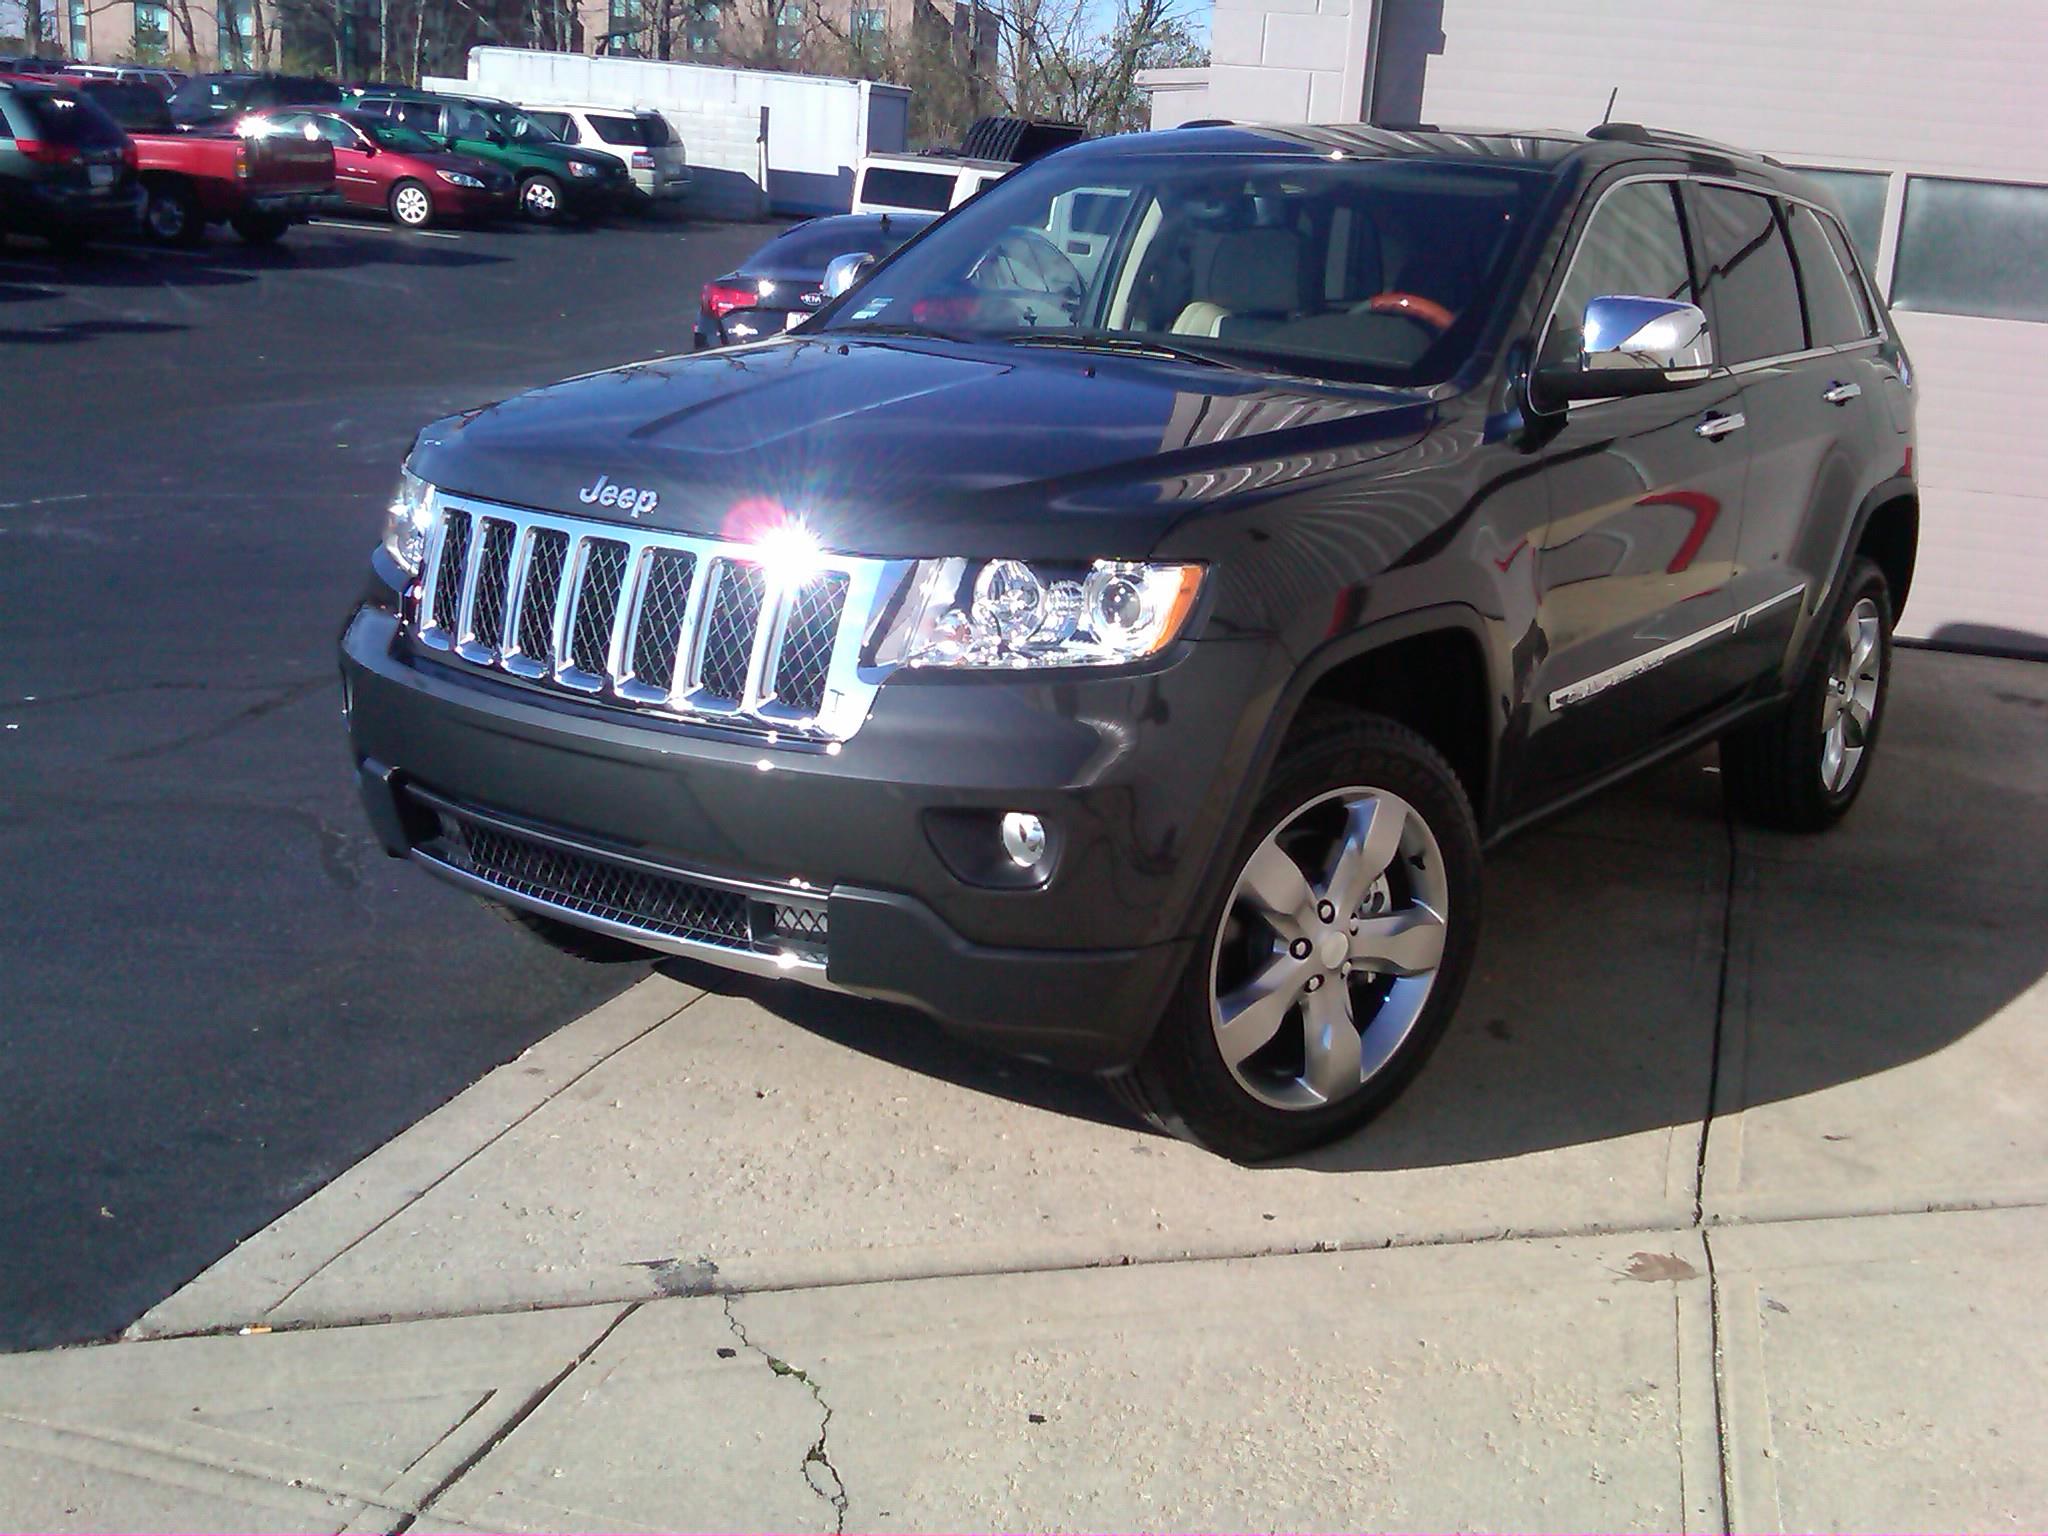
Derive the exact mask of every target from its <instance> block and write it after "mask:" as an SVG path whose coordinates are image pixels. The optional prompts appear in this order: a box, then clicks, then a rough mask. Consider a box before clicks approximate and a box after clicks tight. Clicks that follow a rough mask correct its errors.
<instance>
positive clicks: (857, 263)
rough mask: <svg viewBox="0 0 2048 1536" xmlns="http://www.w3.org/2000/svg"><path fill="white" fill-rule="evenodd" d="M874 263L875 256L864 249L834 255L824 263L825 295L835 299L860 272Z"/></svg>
mask: <svg viewBox="0 0 2048 1536" xmlns="http://www.w3.org/2000/svg"><path fill="white" fill-rule="evenodd" d="M874 264H875V258H874V257H873V256H871V255H869V254H868V253H867V252H866V251H848V252H847V253H846V254H845V255H844V256H834V257H833V258H832V259H831V260H830V261H828V262H826V263H825V297H826V298H828V299H836V298H838V297H839V295H841V294H842V293H844V292H846V290H847V289H849V288H851V287H852V286H853V285H854V284H855V283H857V282H859V281H860V275H861V273H863V272H865V271H866V270H867V269H868V268H869V267H871V266H873V265H874Z"/></svg>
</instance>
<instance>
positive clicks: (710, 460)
mask: <svg viewBox="0 0 2048 1536" xmlns="http://www.w3.org/2000/svg"><path fill="white" fill-rule="evenodd" d="M1913 415H1914V397H1913V378H1912V370H1911V368H1910V366H1909V364H1908V361H1907V357H1906V354H1905V352H1904V350H1903V349H1902V347H1901V346H1900V344H1899V340H1898V337H1897V335H1896V333H1895V332H1894V330H1893V329H1892V326H1891V323H1890V321H1889V319H1888V318H1887V316H1886V314H1885V311H1884V308H1883V306H1882V304H1881V303H1879V302H1878V300H1877V298H1876V296H1875V294H1874V292H1873V290H1872V288H1871V285H1870V283H1869V282H1868V280H1867V278H1866V275H1865V273H1864V272H1863V271H1862V270H1861V268H1860V267H1859V266H1858V263H1857V259H1856V257H1855V255H1854V254H1853V252H1852V250H1851V247H1850V244H1849V242H1848V240H1847V238H1846V237H1845V236H1844V234H1843V231H1842V227H1841V224H1840V222H1839V220H1838V218H1837V216H1836V213H1835V211H1834V210H1833V209H1832V208H1831V207H1830V206H1829V205H1828V203H1827V201H1826V199H1825V197H1824V196H1823V195H1822V194H1821V193H1820V191H1819V189H1818V188H1817V187H1816V186H1814V185H1813V184H1812V183H1810V182H1808V181H1806V180H1804V179H1803V178H1801V177H1799V176H1796V175H1793V174H1790V173H1788V172H1786V171H1784V170H1782V169H1780V168H1778V167H1777V166H1775V165H1773V164H1771V163H1769V162H1766V161H1763V160H1760V159H1756V158H1754V157H1752V156H1749V155H1745V154H1742V153H1739V152H1737V151H1734V150H1729V149H1724V148H1721V147H1718V146H1714V145H1709V144H1705V143H1703V142H1700V141H1696V140H1691V139H1686V138H1681V137H1676V136H1671V135H1665V134H1659V133H1655V132H1651V131H1649V130H1645V129H1640V128H1631V127H1627V126H1623V125H1616V126H1611V127H1605V128H1602V129H1600V130H1596V131H1595V132H1594V133H1592V134H1589V135H1585V136H1561V135H1555V134H1545V133H1531V134H1520V135H1512V136H1509V135H1497V134H1462V133H1439V132H1433V131H1403V132H1395V131H1391V130H1385V131H1383V130H1373V129H1363V128H1349V129H1249V128H1235V127H1218V128H1209V129H1198V130H1191V131H1190V130H1182V131H1176V132H1173V133H1161V134H1154V135H1144V134H1135V135H1125V136H1121V137H1117V138H1110V139H1104V140H1098V141H1094V142H1091V143H1088V144H1084V145H1080V146H1077V147H1075V148H1073V149H1069V150H1064V151H1061V152H1060V153H1058V154H1055V155H1052V156H1049V157H1047V158H1046V159H1044V160H1041V161H1039V162H1037V163H1036V164H1034V165H1032V166H1029V167H1026V168H1025V169H1023V170H1020V171H1019V172H1017V173H1016V175H1015V176H1014V177H1012V178H1009V179H1007V180H1005V181H1003V182H1001V183H1000V184H998V185H996V186H994V187H992V188H990V189H989V190H988V191H987V192H985V193H984V194H983V195H982V196H980V197H979V198H977V199H975V200H974V201H973V202H972V203H969V204H967V205H966V206H964V207H962V208H960V209H957V210H955V211H954V212H953V213H952V214H950V215H948V216H947V217H946V219H944V220H943V221H942V222H941V223H939V224H937V225H935V226H934V227H933V228H932V229H931V230H930V231H928V232H927V234H926V235H925V236H924V237H923V238H921V239H919V240H917V241H915V242H913V243H912V244H910V245H908V246H906V247H904V248H903V249H902V250H900V251H899V252H897V253H896V255H895V256H893V257H891V258H888V259H886V260H884V261H883V262H882V263H881V264H880V265H879V266H878V267H877V268H875V269H874V270H873V271H872V272H871V273H870V274H869V275H868V276H867V277H866V278H865V280H863V281H861V282H859V283H858V284H857V285H856V286H854V287H853V288H852V289H851V290H850V291H849V292H847V293H846V294H845V295H844V296H843V297H841V298H839V299H837V300H835V301H834V302H833V303H832V304H831V305H830V306H828V307H827V308H826V309H825V310H824V311H823V312H822V313H821V314H820V316H819V317H818V318H817V320H815V321H814V322H812V323H811V324H809V325H806V326H804V327H803V328H801V330H800V331H799V332H798V333H797V334H796V335H795V336H792V337H790V338H788V339H785V340H782V341H779V342H774V343H770V344H766V345H762V346H758V347H752V348H742V349H736V350H729V351H723V352H715V353H707V354H704V355H702V356H697V357H686V358H677V359H671V360H668V361H662V362H652V363H644V364H639V365H636V366H633V367H630V368H625V369H621V370H618V371H615V372H609V373H600V374H597V375H594V376H591V377H587V378H583V379H579V380H576V381H573V382H570V383H566V384H559V385H556V386H554V387H552V388H548V389H543V390H539V391H536V392H534V393H531V394H527V395H521V396H518V397H516V398H514V399H511V400H507V401H505V402H503V403H501V404H499V405H497V406H494V407H491V408H488V409H483V410H476V411H468V412H465V413H463V414H462V415H459V416H454V417H450V418H448V419H446V420H444V421H441V422H438V423H436V424H434V425H432V426H430V427H428V428H427V429H426V430H425V431H424V432H423V433H422V434H421V435H420V437H419V439H418V441H417V442H416V444H415V445H414V448H413V450H412V453H411V456H410V459H409V461H408V464H407V467H406V471H405V479H404V490H403V492H402V493H401V496H400V498H399V500H398V502H397V504H396V505H395V506H394V508H393V511H392V515H391V519H390V524H389V530H388V535H387V538H386V541H385V544H384V546H383V548H381V549H380V550H379V551H378V552H377V553H376V555H375V557H374V561H373V575H372V577H371V580H370V583H369V589H368V594H367V596H366V598H365V600H364V602H363V603H362V605H361V607H360V609H359V610H358V611H357V613H356V614H355V616H354V618H353V620H352V621H351V622H350V624H349V625H348V628H347V632H346V635H345V637H344V640H343V645H342V672H343V684H344V701H345V706H346V710H347V713H348V718H349V723H350V729H351V732H352V735H353V741H354V751H355V755H356V761H357V764H358V768H359V774H360V782H361V786H362V790H363V794H364V799H365V803H366V805H367V806H368V808H369V813H370V816H371V819H372V821H373V823H374V824H375V826H376V828H377V831H378V833H379V835H380V837H381V838H382V840H383V842H384V844H385V846H386V847H387V848H388V849H389V850H390V851H391V852H392V853H394V854H397V855H402V856H405V857H409V858H411V859H413V860H415V861H416V862H418V863H420V864H421V865H422V866H424V867H425V868H427V869H429V870H432V871H433V872H435V873H437V874H439V875H442V876H444V877H445V878H447V879H449V880H452V881H454V882H455V883H457V884H458V885H461V886H463V887H465V888H467V889H470V890H472V891H475V892H478V893H480V894H482V895H485V896H487V897H489V898H491V899H492V900H494V901H497V902H499V903H502V904H504V905H506V906H507V907H509V908H513V909H516V910H517V911H519V912H521V913H523V914H525V915H526V916H527V918H528V919H529V920H530V921H531V922H532V923H533V925H534V926H535V928H536V929H537V930H538V931H540V932H543V933H545V934H547V935H549V936H550V937H551V938H553V939H554V940H555V941H557V942H560V943H563V944H565V945H570V946H577V945H587V944H589V943H591V942H594V941H595V936H608V937H610V938H614V939H619V940H629V941H631V942H632V943H634V944H638V945H643V946H646V947H648V948H652V949H660V950H669V951H673V952H675V953H679V954H684V955H693V956H697V957H700V958H702V959H706V960H709V961H712V962H714V963H716V964H719V965H724V966H729V967H733V968H736V969H740V970H747V971H756V972H761V973H765V974H769V975H779V976H788V977H793V978H796V979H799V980H803V981H808V982H813V983H816V984H820V985H824V986H830V987H835V988H839V989H842V990H845V991H848V992H854V993H859V994H863V995H867V996H872V997H884V998H894V999H899V1000H902V1001H906V1002H911V1003H915V1004H917V1005H919V1006H921V1007H923V1008H926V1009H928V1010H930V1011H931V1012H933V1013H935V1014H937V1015H938V1016H940V1017H941V1018H943V1019H945V1020H947V1021H949V1022H950V1023H952V1024H953V1025H954V1026H956V1027H957V1028H959V1029H961V1030H963V1031H965V1032H967V1033H969V1034H972V1035H975V1036H978V1037H980V1038H982V1039H986V1040H989V1041H993V1042H995V1043H998V1044H1001V1045H1004V1046H1006V1047H1008V1048H1010V1049H1013V1050H1016V1051H1020V1052H1023V1053H1025V1054H1028V1055H1031V1056H1034V1057H1038V1058H1042V1059H1046V1060H1051V1061H1056V1062H1061V1063H1065V1064H1067V1065H1070V1066H1075V1067H1080V1068H1085V1069H1089V1070H1093V1071H1097V1072H1101V1073H1104V1074H1106V1075H1109V1076H1110V1077H1111V1078H1112V1080H1113V1081H1114V1082H1115V1083H1117V1084H1119V1085H1120V1086H1121V1088H1122V1090H1123V1091H1124V1092H1125V1094H1126V1095H1127V1097H1128V1098H1129V1100H1130V1101H1131V1102H1132V1103H1133V1104H1134V1105H1135V1106H1137V1107H1138V1108H1139V1109H1140V1110H1141V1111H1142V1112H1143V1113H1144V1114H1145V1115H1147V1116H1148V1117H1150V1118H1151V1119H1153V1120H1154V1121H1155V1122H1156V1123H1158V1124H1159V1125H1161V1126H1164V1127H1166V1128H1168V1129H1171V1130H1174V1131H1177V1132H1180V1133H1182V1134H1185V1135H1190V1136H1193V1137H1196V1138H1199V1139H1200V1140H1202V1141H1204V1142H1206V1143H1208V1144H1209V1145H1211V1146H1214V1147H1217V1148H1220V1149H1222V1150H1224V1151H1226V1152H1229V1153H1231V1154H1234V1155H1238V1156H1246V1157H1253V1156H1268V1155H1273V1154H1276V1153H1280V1152H1284V1151H1287V1150H1289V1149H1293V1148H1298V1147H1301V1146H1303V1145H1305V1144H1308V1143H1311V1142H1314V1141H1317V1140H1321V1139H1324V1138H1327V1137H1331V1136H1334V1135H1338V1134H1340V1133H1343V1132H1345V1131H1348V1130H1350V1129H1352V1128H1354V1127H1356V1126H1357V1125H1359V1124H1361V1123H1362V1122H1363V1121H1365V1120H1366V1119H1367V1118H1369V1117H1370V1116H1371V1115H1372V1114H1373V1113H1374V1112H1376V1111H1377V1110H1379V1109H1380V1108H1381V1107H1383V1106H1384V1105H1385V1104H1387V1103H1388V1102H1389V1101H1390V1100H1391V1099H1392V1098H1393V1097H1394V1096H1395V1095H1396V1094H1397V1093H1398V1092H1399V1091H1400V1089H1401V1088H1402V1086H1403V1085H1404V1084H1405V1083H1407V1082H1408V1081H1409V1080H1410V1079H1411V1078H1412V1077H1413V1075H1414V1074H1415V1072H1416V1070H1417V1068H1418V1067H1419V1066H1420V1065H1421V1063H1422V1061H1423V1059H1424V1058H1425V1057H1426V1056H1427V1055H1428V1054H1429V1051H1430V1049H1431V1048H1432V1046H1434V1044H1435V1043H1436V1041H1437V1040H1438V1039H1439V1037H1440V1036H1441V1035H1442V1033H1443V1030H1444V1027H1445V1025H1446V1023H1447V1021H1448V1020H1449V1018H1450V1016H1451V1012H1452V1010H1453V1009H1454V1007H1455V1006H1456V1004H1457V1001H1458V997H1459V994H1460V992H1461V990H1462V989H1463V987H1464V985H1465V981H1466V976H1467V973H1468V972H1469V970H1470V968H1471V965H1472V958H1473V953H1474V946H1475V944H1476V942H1477V940H1478V936H1479V911H1480V853H1481V849H1482V847H1484V846H1485V845H1486V844H1487V843H1489V842H1491V841H1494V840H1497V839H1499V838H1501V837H1504V836H1506V835H1507V834H1508V833H1510V832H1512V831H1514V830H1516V829H1518V828H1520V827H1523V826H1525V825H1527V824H1528V823H1529V822H1530V821H1531V820H1532V819H1533V818H1535V817H1538V816H1540V815H1543V814H1545V813H1547V812H1550V811H1554V810H1556V809H1557V808H1558V807H1560V806H1562V805H1564V804H1566V803H1568V802H1570V801H1572V800H1574V799H1576V798H1578V797H1580V796H1583V795H1585V794H1587V793H1589V792H1591V791H1594V790H1596V789H1598V788H1600V787H1601V786H1603V785H1606V784H1609V783H1611V782H1613V781H1614V780H1615V779H1616V778H1618V777H1620V776H1622V775H1624V774H1626V773H1628V772H1630V771H1632V770H1635V769H1638V768H1640V767H1642V766H1643V765H1645V764H1647V763H1650V762H1654V761H1656V760H1658V759H1660V758H1664V757H1668V756H1670V755H1671V754H1673V753H1678V752H1683V751H1687V750H1690V749H1693V748H1695V747H1697V746H1698V745H1699V744H1701V743H1703V742H1711V741H1716V740H1718V741H1719V743H1720V751H1721V764H1722V775H1721V779H1722V783H1723V784H1724V786H1725V789H1726V793H1727V795H1728V797H1729V800H1730V802H1731V804H1732V806H1733V808H1734V810H1735V811H1737V812H1738V813H1740V814H1742V815H1744V816H1747V817H1750V818H1752V819H1755V820H1758V821H1762V822H1766V823H1768V824H1771V825H1774V826H1778V827H1784V828H1792V829H1800V830H1817V829H1819V828H1822V827H1826V826H1828V825H1830V824H1831V823H1833V822H1834V821H1836V819H1837V818H1839V817H1840V816H1841V815H1842V814H1843V813H1844V812H1845V811H1846V810H1848V808H1849V807H1850V805H1851V804H1852V803H1853V802H1854V801H1855V799H1856V797H1857V794H1858V792H1859V791H1860V790H1861V789H1862V787H1863V785H1864V783H1865V782H1866V780H1867V779H1868V777H1869V774H1870V765H1871V760H1872V752H1873V750H1874V749H1875V747H1876V746H1877V743H1878V739H1879V732H1880V729H1881V727H1882V723H1883V711H1884V705H1885V687H1886V681H1887V678H1888V676H1889V672H1890V658H1891V632H1892V624H1893V621H1894V618H1895V617H1896V615H1897V613H1898V611H1899V609H1900V608H1901V607H1902V606H1903V605H1904V603H1905V601H1906V597H1907V593H1908V589H1909V587H1910V584H1911V581H1912V577H1913V563H1914V554H1915V547H1916V538H1917V519H1918V498H1917V492H1916V489H1915V482H1914V478H1913ZM1496 921H1509V922H1515V923H1525V924H1529V923H1538V924H1540V923H1542V922H1544V921H1545V916H1544V913H1543V912H1542V911H1541V910H1540V908H1539V909H1536V910H1517V911H1510V912H1505V913H1501V914H1497V916H1496Z"/></svg>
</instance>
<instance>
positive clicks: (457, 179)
mask: <svg viewBox="0 0 2048 1536" xmlns="http://www.w3.org/2000/svg"><path fill="white" fill-rule="evenodd" d="M440 175H441V179H442V180H443V181H445V182H447V183H448V185H450V186H451V187H474V188H476V189H477V191H479V192H481V191H482V190H483V188H484V184H483V183H482V182H481V181H479V180H477V178H476V177H474V176H472V175H470V174H469V173H468V172H467V171H442V172H441V173H440Z"/></svg>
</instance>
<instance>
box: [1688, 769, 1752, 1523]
mask: <svg viewBox="0 0 2048 1536" xmlns="http://www.w3.org/2000/svg"><path fill="white" fill-rule="evenodd" d="M1721 826H1722V829H1723V831H1725V832H1726V834H1727V838H1728V878H1727V880H1726V882H1725V884H1724V885H1723V887H1722V890H1721V957H1720V975H1719V977H1718V978H1717V980H1716V982H1715V985H1714V1033H1713V1038H1712V1042H1711V1044H1710V1046H1709V1050H1708V1057H1707V1107H1706V1110H1705V1112H1704V1113H1703V1114H1702V1115H1701V1116H1700V1146H1699V1161H1698V1162H1697V1163H1696V1164H1695V1166H1694V1169H1693V1186H1692V1224H1693V1230H1695V1231H1696V1232H1698V1233H1699V1235H1700V1250H1701V1251H1702V1252H1703V1253H1704V1254H1705V1255H1706V1259H1707V1339H1708V1344H1709V1346H1710V1348H1711V1349H1712V1351H1713V1358H1714V1381H1713V1387H1714V1459H1715V1462H1716V1463H1717V1465H1718V1469H1719V1472H1720V1477H1721V1529H1722V1530H1723V1531H1724V1532H1730V1531H1733V1530H1734V1528H1735V1525H1734V1521H1735V1505H1734V1502H1733V1500H1732V1498H1731V1492H1732V1483H1731V1471H1730V1467H1729V1458H1728V1383H1727V1373H1726V1371H1725V1370H1724V1369H1723V1357H1724V1354H1725V1341H1724V1339H1723V1338H1722V1333H1721V1282H1720V1280H1719V1278H1718V1277H1717V1276H1716V1275H1715V1273H1714V1245H1713V1242H1712V1239H1711V1238H1710V1236H1709V1234H1708V1231H1707V1222H1706V1210H1707V1138H1708V1137H1709V1136H1711V1135H1712V1134H1713V1130H1714V1117H1715V1116H1716V1115H1718V1114H1719V1113H1720V1111H1721V1105H1720V1091H1721V1053H1722V1047H1723V1044H1724V1042H1725V1040H1726V1030H1727V1021H1728V969H1729V963H1730V961H1731V959H1732V957H1733V954H1734V950H1735V895H1736V891H1737V889H1738V886H1739V874H1738V866H1739V864H1740V860H1741V848H1740V847H1739V846H1738V844H1737V841H1736V830H1735V813H1734V811H1733V810H1731V809H1730V808H1729V807H1728V806H1727V804H1726V803H1725V802H1724V803H1723V805H1722V807H1721Z"/></svg>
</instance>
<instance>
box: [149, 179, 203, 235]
mask: <svg viewBox="0 0 2048 1536" xmlns="http://www.w3.org/2000/svg"><path fill="white" fill-rule="evenodd" d="M158 207H170V208H176V209H177V210H178V211H179V213H180V214H181V215H182V221H181V222H180V224H179V226H178V228H177V229H176V230H175V231H173V232H171V233H170V234H164V233H162V232H161V231H159V230H158V229H157V227H156V221H155V220H154V219H153V218H151V216H150V215H151V213H152V211H153V210H154V209H156V208H158ZM142 224H143V228H144V229H145V230H146V231H147V232H148V234H149V237H150V239H152V240H154V241H156V242H157V244H159V245H173V246H176V245H193V244H196V243H197V242H198V240H199V239H200V238H201V236H202V235H203V234H204V232H205V229H206V225H205V222H204V221H203V220H202V219H201V218H200V216H199V202H198V199H196V198H195V197H193V195H192V192H191V189H190V188H188V187H186V186H184V185H182V184H181V183H179V182H177V181H160V182H156V183H154V184H153V185H151V186H150V188H149V201H148V202H147V203H145V204H144V205H143V210H142Z"/></svg>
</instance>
